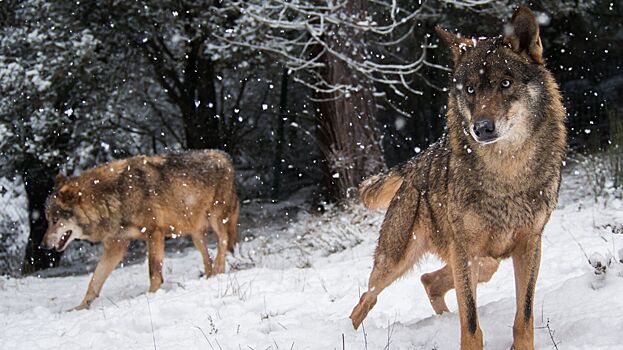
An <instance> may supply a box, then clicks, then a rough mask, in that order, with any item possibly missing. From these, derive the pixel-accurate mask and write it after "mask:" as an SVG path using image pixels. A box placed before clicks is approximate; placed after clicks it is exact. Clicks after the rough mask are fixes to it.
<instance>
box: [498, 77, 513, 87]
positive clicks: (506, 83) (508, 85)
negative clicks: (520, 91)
mask: <svg viewBox="0 0 623 350" xmlns="http://www.w3.org/2000/svg"><path fill="white" fill-rule="evenodd" d="M500 86H502V87H503V88H504V89H508V88H509V87H510V86H511V81H510V80H508V79H504V80H502V83H501V84H500Z"/></svg>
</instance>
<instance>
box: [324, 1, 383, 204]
mask: <svg viewBox="0 0 623 350" xmlns="http://www.w3.org/2000/svg"><path fill="white" fill-rule="evenodd" d="M344 11H345V12H346V16H348V17H351V18H354V17H360V18H362V19H363V18H364V17H365V1H364V0H352V1H349V2H348V3H347V5H346V6H345V7H344ZM333 29H334V30H333V32H330V33H329V34H327V37H326V38H325V42H326V43H327V44H328V45H329V47H331V48H333V49H334V50H335V51H339V52H342V53H343V54H344V55H348V56H350V57H355V56H358V57H361V56H362V55H364V54H365V52H364V50H365V45H364V43H363V40H362V39H363V38H362V34H361V33H360V32H358V31H357V30H354V29H352V28H350V27H347V26H342V27H340V28H333ZM323 63H324V65H325V67H324V68H322V69H321V70H320V72H319V73H320V75H321V76H322V78H323V79H324V80H325V82H326V83H327V84H328V85H329V86H338V85H339V86H349V87H350V88H349V90H348V91H346V92H345V91H339V90H338V91H336V92H332V93H325V92H322V91H316V93H315V98H316V100H317V102H316V120H317V123H318V124H317V137H318V141H319V143H320V149H321V151H322V153H323V156H324V161H323V167H324V172H325V184H326V187H327V188H326V190H327V194H328V195H329V198H330V199H333V200H338V201H341V200H345V199H348V198H352V197H353V195H355V194H356V188H357V186H358V185H359V183H360V182H361V180H362V179H363V178H364V177H366V176H369V175H371V174H374V173H377V172H379V171H381V170H383V168H384V164H385V162H384V159H383V152H382V149H381V142H380V140H381V136H380V133H379V131H378V129H377V127H376V119H375V115H376V103H375V101H374V96H373V94H372V85H371V84H370V83H369V82H368V81H367V79H365V77H361V76H360V74H358V73H357V72H356V71H353V70H352V69H351V68H350V67H349V66H348V65H347V64H346V63H345V62H344V61H342V60H340V59H338V58H337V57H335V56H334V55H332V54H330V53H326V54H325V55H324V56H323Z"/></svg>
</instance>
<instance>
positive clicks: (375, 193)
mask: <svg viewBox="0 0 623 350" xmlns="http://www.w3.org/2000/svg"><path fill="white" fill-rule="evenodd" d="M407 164H408V163H403V164H400V165H398V166H395V167H393V168H391V169H390V170H389V172H387V173H386V174H379V175H374V176H372V177H369V178H367V179H366V180H364V181H363V182H362V183H361V184H360V185H359V197H360V198H361V201H362V202H363V204H364V205H365V206H366V208H369V209H383V208H387V207H388V206H389V202H391V200H392V198H394V195H395V194H396V192H397V191H398V189H399V188H400V185H402V182H403V181H404V170H405V168H406V165H407Z"/></svg>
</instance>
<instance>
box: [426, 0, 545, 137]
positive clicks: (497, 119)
mask: <svg viewBox="0 0 623 350" xmlns="http://www.w3.org/2000/svg"><path fill="white" fill-rule="evenodd" d="M437 33H438V34H439V36H440V37H441V39H442V41H444V42H445V43H446V44H447V45H448V46H449V47H450V49H451V51H452V56H453V59H454V73H453V77H452V83H451V87H450V98H449V107H450V110H451V111H453V112H452V113H449V114H448V123H449V124H454V126H456V128H457V129H462V131H463V132H464V133H465V134H468V135H471V138H473V140H475V142H477V143H478V144H481V145H486V144H491V143H495V142H498V141H505V142H510V143H512V144H516V145H521V144H522V143H523V142H524V141H525V140H526V139H527V138H528V137H529V136H532V135H531V134H532V133H533V131H534V129H535V125H536V124H537V123H538V118H541V117H542V116H543V113H541V111H542V106H541V104H543V102H542V101H543V93H544V92H545V91H544V90H546V89H547V86H546V84H545V83H546V82H549V81H550V79H549V77H548V74H549V73H548V71H547V70H546V69H545V68H544V66H543V56H542V53H543V48H542V45H541V39H540V37H539V25H538V23H537V19H536V17H535V16H534V14H533V13H532V11H531V10H530V9H529V8H528V7H525V6H520V7H519V8H518V9H517V10H516V11H515V14H514V15H513V17H512V20H511V23H510V24H508V25H507V26H506V27H505V29H504V34H503V35H502V36H500V37H497V38H478V39H476V38H466V37H461V36H457V35H454V34H452V33H450V32H448V31H446V30H444V29H441V28H439V27H437Z"/></svg>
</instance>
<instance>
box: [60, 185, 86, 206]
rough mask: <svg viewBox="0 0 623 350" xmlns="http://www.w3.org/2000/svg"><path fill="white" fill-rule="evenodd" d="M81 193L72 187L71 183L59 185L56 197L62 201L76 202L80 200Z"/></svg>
mask: <svg viewBox="0 0 623 350" xmlns="http://www.w3.org/2000/svg"><path fill="white" fill-rule="evenodd" d="M81 195H82V194H81V193H80V192H79V191H78V190H77V188H73V186H71V184H64V185H61V187H60V188H59V190H58V198H59V199H60V200H61V202H63V203H68V204H69V203H77V202H79V201H80V198H81V197H82V196H81Z"/></svg>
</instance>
